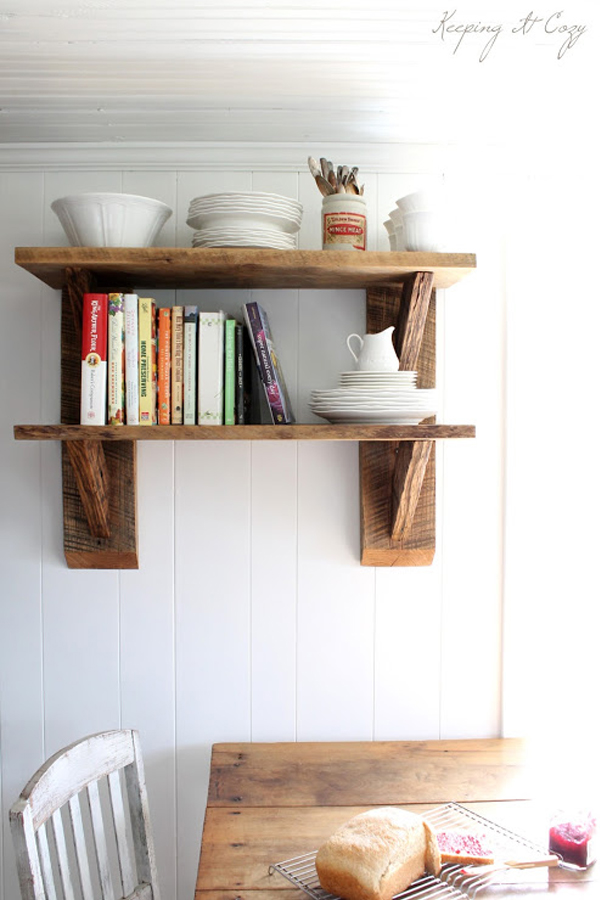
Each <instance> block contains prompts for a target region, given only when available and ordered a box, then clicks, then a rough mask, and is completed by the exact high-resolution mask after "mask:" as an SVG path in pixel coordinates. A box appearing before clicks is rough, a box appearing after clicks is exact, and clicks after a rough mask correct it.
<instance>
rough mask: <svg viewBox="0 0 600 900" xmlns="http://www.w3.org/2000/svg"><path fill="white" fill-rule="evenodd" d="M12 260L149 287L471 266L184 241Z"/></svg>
mask: <svg viewBox="0 0 600 900" xmlns="http://www.w3.org/2000/svg"><path fill="white" fill-rule="evenodd" d="M15 262H16V263H17V265H19V266H22V267H23V268H24V269H27V271H28V272H31V273H32V274H33V275H35V276H36V277H37V278H39V279H41V280H42V281H43V282H44V283H45V284H47V285H49V286H50V287H53V288H61V287H62V286H63V284H64V283H65V272H66V269H67V268H77V269H86V270H89V271H93V272H94V276H95V277H96V279H97V282H98V285H99V286H100V287H103V288H105V289H109V288H113V289H115V290H119V289H121V290H122V285H123V283H124V282H126V283H133V284H135V285H136V286H137V287H151V288H155V289H158V288H172V287H175V288H193V287H195V288H250V287H251V288H329V287H333V288H365V287H369V286H371V285H383V284H388V283H389V284H394V283H396V284H398V283H401V282H403V281H404V280H405V279H406V278H408V277H409V276H411V275H412V274H413V273H414V272H416V271H430V272H432V273H433V282H434V286H435V287H440V288H446V287H451V286H452V285H453V284H456V282H457V281H459V280H460V279H461V278H463V277H464V276H465V275H468V274H469V272H471V271H472V270H473V269H474V268H475V264H476V261H475V256H474V254H471V253H419V252H410V253H409V252H405V253H391V252H377V251H366V252H364V253H328V252H325V251H322V250H256V249H229V248H219V249H215V248H210V249H205V248H202V249H201V248H187V247H168V248H163V247H146V248H133V249H129V248H113V247H17V248H16V250H15Z"/></svg>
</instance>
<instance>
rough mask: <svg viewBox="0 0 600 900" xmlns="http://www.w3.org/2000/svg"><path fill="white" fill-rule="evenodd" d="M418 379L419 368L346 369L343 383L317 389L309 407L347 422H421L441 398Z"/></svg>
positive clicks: (336, 419) (332, 419) (316, 411)
mask: <svg viewBox="0 0 600 900" xmlns="http://www.w3.org/2000/svg"><path fill="white" fill-rule="evenodd" d="M416 381H417V373H416V372H374V371H369V372H358V371H357V372H342V373H341V375H340V387H339V388H333V389H331V390H319V391H313V392H312V394H311V398H310V402H309V407H310V409H311V410H312V412H314V414H315V415H316V416H320V417H321V418H323V419H327V420H328V421H329V422H334V423H339V424H345V425H350V424H352V425H358V424H373V425H418V424H419V422H422V421H423V419H428V418H429V417H430V416H434V415H435V414H436V404H437V400H436V392H435V390H433V389H427V388H417V386H416Z"/></svg>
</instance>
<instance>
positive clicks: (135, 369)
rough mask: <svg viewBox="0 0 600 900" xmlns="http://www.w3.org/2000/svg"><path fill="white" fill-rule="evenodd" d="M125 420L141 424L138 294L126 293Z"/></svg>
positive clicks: (124, 301)
mask: <svg viewBox="0 0 600 900" xmlns="http://www.w3.org/2000/svg"><path fill="white" fill-rule="evenodd" d="M123 304H124V307H125V421H126V422H127V424H128V425H139V424H140V374H139V361H138V356H139V349H140V348H139V335H138V295H137V294H125V296H124V298H123Z"/></svg>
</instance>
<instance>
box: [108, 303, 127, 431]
mask: <svg viewBox="0 0 600 900" xmlns="http://www.w3.org/2000/svg"><path fill="white" fill-rule="evenodd" d="M124 422H125V316H124V304H123V294H116V293H115V294H109V295H108V424H109V425H123V424H124Z"/></svg>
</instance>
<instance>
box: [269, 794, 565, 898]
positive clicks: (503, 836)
mask: <svg viewBox="0 0 600 900" xmlns="http://www.w3.org/2000/svg"><path fill="white" fill-rule="evenodd" d="M423 818H424V819H426V820H427V821H428V822H429V823H430V825H431V826H432V827H433V829H434V830H435V831H466V832H469V833H474V834H480V835H485V837H486V838H487V840H488V842H489V843H490V844H491V845H492V846H493V848H494V855H495V858H496V859H500V860H501V859H510V858H515V857H518V856H519V855H520V856H521V858H522V857H523V855H525V854H526V855H527V856H529V857H530V858H532V859H533V858H535V857H536V856H540V857H545V856H547V855H548V852H547V849H546V848H545V847H541V846H540V845H539V844H535V843H533V842H532V841H529V840H527V838H524V837H521V836H520V835H518V834H515V833H514V832H512V831H509V830H508V829H506V828H503V827H502V826H501V825H497V824H496V823H495V822H492V821H491V820H489V819H486V818H484V817H483V816H480V815H478V814H477V813H474V812H471V810H470V809H466V808H465V807H464V806H460V805H459V804H458V803H446V804H445V805H444V806H438V807H436V808H435V809H431V810H429V811H428V812H426V813H423ZM316 855H317V852H316V850H315V851H313V852H311V853H306V854H304V855H303V856H296V857H294V858H293V859H287V860H284V862H280V863H275V864H274V865H272V866H271V867H270V871H271V872H273V871H275V872H279V873H280V874H281V875H283V876H284V878H287V880H288V881H290V882H291V883H292V884H294V885H295V886H296V887H298V888H300V889H301V890H302V891H304V893H305V894H308V895H309V896H310V897H312V898H313V900H339V898H336V897H334V896H333V895H332V894H329V893H327V891H324V890H323V888H322V887H321V885H320V884H319V878H318V875H317V870H316V868H315V857H316ZM531 871H535V872H536V876H534V877H537V878H540V877H542V878H546V877H547V876H546V874H545V870H541V869H538V870H529V872H531ZM501 874H502V872H501V871H500V873H499V871H498V870H497V869H496V870H494V871H485V872H484V871H483V870H482V872H481V873H480V874H477V875H471V874H469V875H465V874H463V866H461V865H451V864H450V865H449V864H447V865H445V866H443V867H442V871H441V873H440V875H439V877H437V878H436V877H435V876H433V875H425V876H424V877H423V878H419V879H418V880H417V881H414V882H413V883H412V884H411V885H410V887H408V888H407V889H406V890H405V891H403V892H402V894H399V895H398V896H399V897H401V898H402V900H459V898H460V900H463V898H464V897H465V896H467V897H475V896H476V895H478V894H480V893H481V892H483V891H485V890H486V888H491V887H493V886H494V885H495V884H497V882H498V878H499V875H500V881H501V880H502V879H501ZM519 874H520V875H522V874H523V873H515V870H511V878H512V879H513V880H514V878H515V877H518V876H519ZM525 877H527V878H531V875H530V874H529V875H528V876H525ZM539 884H540V882H539V881H538V882H537V885H539ZM537 885H536V886H537Z"/></svg>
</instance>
